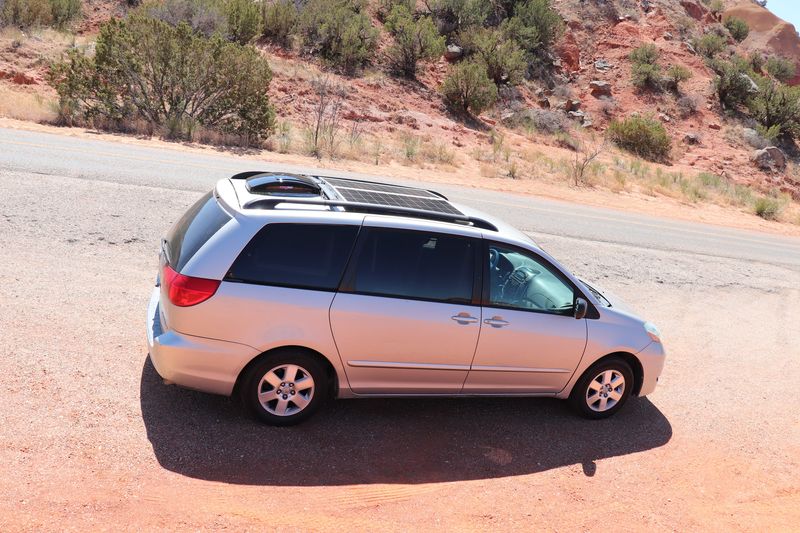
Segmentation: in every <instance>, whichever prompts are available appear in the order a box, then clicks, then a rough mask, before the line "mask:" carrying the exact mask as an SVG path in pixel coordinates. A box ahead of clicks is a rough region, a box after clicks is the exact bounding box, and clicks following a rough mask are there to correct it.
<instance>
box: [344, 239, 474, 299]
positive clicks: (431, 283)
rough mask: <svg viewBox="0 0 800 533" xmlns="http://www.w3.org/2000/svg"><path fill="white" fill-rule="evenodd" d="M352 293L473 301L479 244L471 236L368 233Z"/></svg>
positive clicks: (356, 266) (357, 263)
mask: <svg viewBox="0 0 800 533" xmlns="http://www.w3.org/2000/svg"><path fill="white" fill-rule="evenodd" d="M364 231H365V234H364V236H363V242H362V244H361V245H360V246H359V255H358V258H357V262H356V264H355V265H354V276H353V279H352V283H351V290H352V291H353V292H356V293H359V294H371V295H377V296H392V297H400V298H410V299H420V300H432V301H438V302H448V303H469V302H471V300H472V289H473V282H474V275H475V255H474V254H475V250H476V246H478V244H477V242H476V241H475V240H473V239H470V238H467V237H459V236H455V235H447V234H441V233H429V232H424V231H406V230H396V229H389V228H368V229H365V230H364Z"/></svg>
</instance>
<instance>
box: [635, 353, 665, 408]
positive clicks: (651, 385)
mask: <svg viewBox="0 0 800 533" xmlns="http://www.w3.org/2000/svg"><path fill="white" fill-rule="evenodd" d="M636 357H638V358H639V361H640V362H641V363H642V370H644V379H643V380H642V388H641V389H640V391H639V396H647V395H648V394H650V393H652V392H653V391H654V390H655V389H656V385H657V384H658V378H659V377H661V371H662V370H663V369H664V359H666V357H667V354H666V353H665V352H664V345H663V344H661V343H660V342H651V343H650V344H648V345H647V346H646V347H645V349H644V350H642V351H641V352H639V353H638V354H636Z"/></svg>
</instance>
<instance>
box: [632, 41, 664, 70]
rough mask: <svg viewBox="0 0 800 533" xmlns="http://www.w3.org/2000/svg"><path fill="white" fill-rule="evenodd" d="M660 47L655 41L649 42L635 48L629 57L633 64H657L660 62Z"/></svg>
mask: <svg viewBox="0 0 800 533" xmlns="http://www.w3.org/2000/svg"><path fill="white" fill-rule="evenodd" d="M658 56H659V52H658V48H657V47H656V45H654V44H653V43H647V44H643V45H641V46H639V47H638V48H635V49H634V50H633V51H632V52H631V53H630V54H628V59H630V60H631V63H633V64H646V65H655V64H656V63H658Z"/></svg>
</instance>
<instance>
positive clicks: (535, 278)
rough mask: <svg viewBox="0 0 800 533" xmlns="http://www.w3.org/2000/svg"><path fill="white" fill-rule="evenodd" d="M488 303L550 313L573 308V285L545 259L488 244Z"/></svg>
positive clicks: (566, 312) (568, 311)
mask: <svg viewBox="0 0 800 533" xmlns="http://www.w3.org/2000/svg"><path fill="white" fill-rule="evenodd" d="M487 259H488V262H489V275H488V279H487V285H488V286H487V293H488V294H487V296H486V298H487V300H488V302H487V305H489V306H496V307H509V308H512V309H523V310H529V311H540V312H550V313H559V314H560V313H564V314H568V313H571V312H572V309H573V302H574V299H575V294H574V292H573V289H572V287H571V286H570V285H569V284H568V283H567V282H566V281H564V280H562V278H561V277H560V276H558V275H556V274H555V273H554V272H553V271H552V270H551V267H550V266H548V265H547V264H546V263H545V262H544V261H543V260H542V259H540V258H538V257H536V256H535V255H534V254H531V253H526V252H523V251H522V250H519V249H516V248H511V247H505V246H502V245H498V244H495V243H491V244H489V257H488V258H487Z"/></svg>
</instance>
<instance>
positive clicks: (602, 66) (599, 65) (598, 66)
mask: <svg viewBox="0 0 800 533" xmlns="http://www.w3.org/2000/svg"><path fill="white" fill-rule="evenodd" d="M612 68H614V65H612V64H611V63H609V62H608V61H606V60H605V59H598V60H597V61H595V62H594V69H595V70H599V71H600V72H605V71H607V70H611V69H612Z"/></svg>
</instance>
